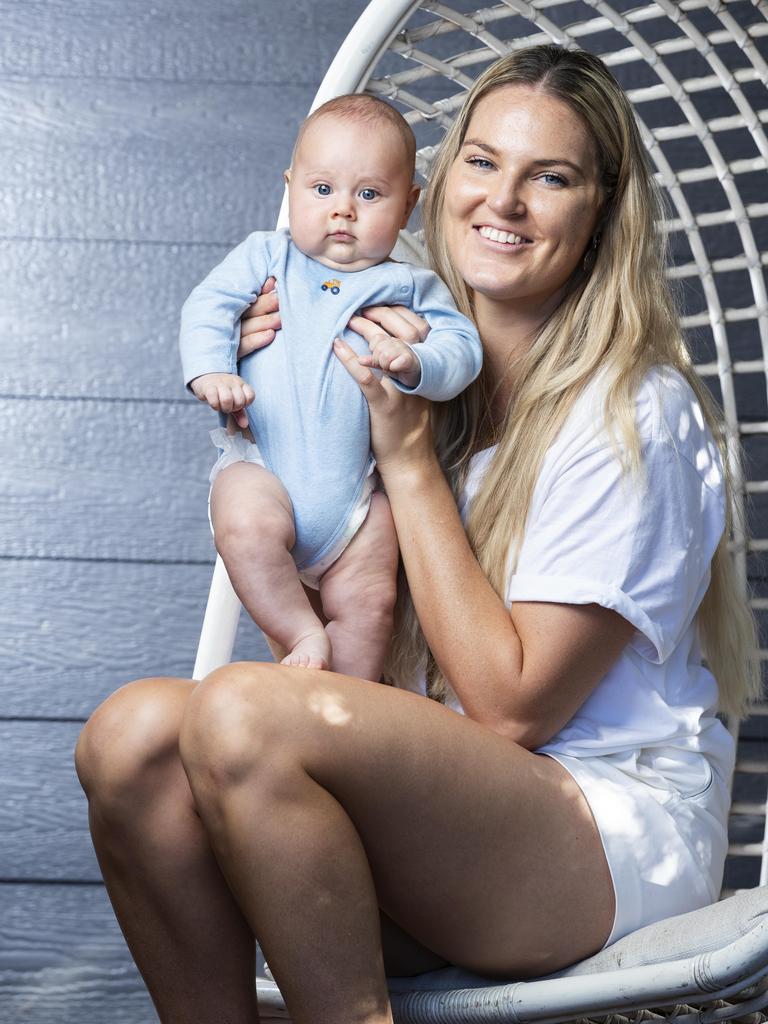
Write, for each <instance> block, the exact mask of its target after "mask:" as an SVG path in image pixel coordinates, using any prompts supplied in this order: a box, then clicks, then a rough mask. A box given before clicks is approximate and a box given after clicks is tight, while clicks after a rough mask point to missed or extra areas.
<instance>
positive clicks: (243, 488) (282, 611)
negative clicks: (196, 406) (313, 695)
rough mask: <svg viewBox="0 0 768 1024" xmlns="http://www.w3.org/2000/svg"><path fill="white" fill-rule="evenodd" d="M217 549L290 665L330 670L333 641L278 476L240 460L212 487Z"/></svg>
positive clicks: (254, 615)
mask: <svg viewBox="0 0 768 1024" xmlns="http://www.w3.org/2000/svg"><path fill="white" fill-rule="evenodd" d="M211 521H212V522H213V533H214V538H215V541H216V548H217V550H218V552H219V554H220V555H221V557H222V559H223V560H224V564H225V565H226V567H227V572H228V573H229V578H230V580H231V581H232V586H233V587H234V589H235V593H236V594H237V596H238V597H239V598H240V600H241V601H242V602H243V605H244V606H245V609H246V611H247V612H248V614H249V615H250V616H251V618H252V619H253V621H254V622H255V623H256V625H257V626H259V627H261V629H263V630H264V632H265V633H267V634H268V635H269V636H271V637H273V638H274V639H275V640H277V642H278V643H279V644H280V646H281V647H283V648H284V649H285V650H286V651H287V652H288V653H287V655H286V656H285V658H284V659H283V660H284V662H285V663H286V664H291V665H297V666H298V665H301V666H304V667H307V668H328V666H329V665H330V663H331V641H330V639H329V637H328V634H327V633H326V631H325V630H324V629H323V624H322V622H321V621H320V620H319V619H318V617H317V615H316V614H315V612H314V610H313V609H312V606H311V605H310V603H309V601H308V600H307V596H306V594H305V593H304V588H303V587H302V585H301V582H300V581H299V575H298V573H297V571H296V565H295V564H294V561H293V558H292V557H291V553H290V552H291V548H292V547H293V545H294V543H295V542H296V531H295V527H294V522H293V508H292V505H291V499H290V498H289V497H288V493H287V491H286V490H285V487H283V485H282V484H281V483H280V481H279V480H278V479H277V477H276V476H275V475H274V474H273V473H270V472H269V470H267V469H264V467H263V466H257V465H254V464H253V463H249V462H236V463H235V464H234V465H232V466H228V467H227V468H226V469H223V470H222V471H221V472H220V473H219V474H218V476H217V477H216V479H215V481H214V483H213V488H212V491H211Z"/></svg>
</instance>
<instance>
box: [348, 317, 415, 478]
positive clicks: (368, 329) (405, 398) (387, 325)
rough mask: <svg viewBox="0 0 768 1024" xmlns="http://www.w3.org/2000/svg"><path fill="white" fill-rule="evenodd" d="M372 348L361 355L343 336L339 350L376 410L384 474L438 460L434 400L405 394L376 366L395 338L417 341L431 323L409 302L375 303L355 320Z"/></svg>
mask: <svg viewBox="0 0 768 1024" xmlns="http://www.w3.org/2000/svg"><path fill="white" fill-rule="evenodd" d="M349 327H350V329H351V330H353V331H356V332H357V334H359V335H360V336H361V337H362V338H363V339H364V341H366V342H367V343H368V347H369V348H370V350H371V353H372V355H370V356H358V355H357V353H356V352H355V351H354V350H353V349H352V348H350V346H349V345H347V344H346V342H344V341H342V340H341V339H337V340H336V341H335V343H334V351H335V353H336V355H337V356H338V358H339V359H341V361H342V362H343V363H344V366H345V368H346V370H347V372H348V373H349V374H350V375H351V376H352V377H354V379H355V380H356V381H357V383H358V385H359V387H360V390H361V391H362V392H363V394H364V395H365V398H366V401H367V402H368V408H369V411H370V414H371V448H372V449H373V454H374V455H375V456H376V463H377V468H378V470H379V473H380V474H381V476H382V478H386V477H387V475H388V474H390V473H392V472H396V471H398V470H405V471H411V470H413V469H417V468H418V467H423V466H425V465H427V464H428V463H429V461H430V460H431V461H435V449H434V443H433V441H432V429H431V425H430V420H429V403H428V402H427V401H426V400H425V399H423V398H415V397H412V396H409V395H404V394H403V393H402V392H401V391H399V390H398V389H397V388H396V387H395V386H394V384H393V383H392V381H390V380H388V379H387V378H386V377H382V378H379V377H377V376H376V374H374V373H373V372H372V371H371V368H372V367H374V366H378V361H377V359H376V356H375V353H376V350H377V349H382V350H384V349H386V348H387V347H388V346H389V345H391V344H392V342H404V343H406V344H407V345H416V344H419V343H420V342H422V341H424V339H425V338H426V336H427V334H429V324H428V323H427V321H426V320H424V319H423V318H422V317H420V316H418V315H417V314H416V313H414V312H413V311H412V310H410V309H408V308H407V307H406V306H369V307H367V308H366V309H363V310H362V311H361V313H360V314H358V315H356V316H353V317H352V319H351V320H350V321H349Z"/></svg>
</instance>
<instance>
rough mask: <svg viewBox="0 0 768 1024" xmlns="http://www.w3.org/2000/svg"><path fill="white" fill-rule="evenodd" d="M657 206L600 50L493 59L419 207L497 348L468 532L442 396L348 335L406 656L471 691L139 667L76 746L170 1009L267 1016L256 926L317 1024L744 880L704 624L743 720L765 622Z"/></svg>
mask: <svg viewBox="0 0 768 1024" xmlns="http://www.w3.org/2000/svg"><path fill="white" fill-rule="evenodd" d="M657 213H658V202H657V198H656V195H655V192H654V189H653V186H652V181H651V175H650V172H649V168H648V164H647V160H646V157H645V154H644V151H643V148H642V145H641V143H640V140H639V137H638V132H637V129H636V127H635V124H634V121H633V118H632V115H631V112H630V109H629V106H628V104H627V101H626V98H625V97H624V95H623V94H622V93H621V91H620V90H619V88H618V86H616V84H615V82H614V81H613V79H612V78H611V76H610V75H609V73H608V72H607V71H606V69H605V68H604V66H603V65H602V64H601V62H600V61H598V60H597V59H596V58H593V57H590V56H588V55H586V54H583V53H571V52H568V51H564V50H560V49H558V48H556V47H535V48H531V49H529V50H524V51H519V52H517V53H514V54H510V55H509V56H507V57H505V58H503V59H502V60H500V61H499V62H497V63H496V64H494V65H493V66H492V67H491V68H490V69H489V70H488V71H487V72H486V73H485V74H484V75H483V76H482V77H481V78H480V79H479V80H478V82H477V83H476V85H475V87H474V88H473V90H472V91H471V92H470V94H469V96H468V98H467V101H466V103H465V105H464V108H463V110H462V112H461V114H460V115H459V117H458V119H457V122H456V124H455V126H454V128H453V129H452V130H451V131H450V132H449V134H448V136H447V138H446V140H445V143H444V145H443V147H442V150H441V152H440V155H439V157H438V160H437V163H436V166H435V169H434V175H433V179H432V183H431V185H430V192H429V196H428V202H427V205H426V208H425V224H426V228H427V237H428V244H429V250H430V254H431V258H432V260H433V262H434V265H435V268H436V269H437V271H438V272H439V273H440V274H441V275H442V276H443V277H444V278H445V279H446V280H447V282H448V283H449V285H450V286H451V288H452V290H453V292H454V295H455V297H456V299H457V302H458V303H459V305H460V307H461V308H463V309H464V311H466V312H468V313H471V314H472V315H473V316H474V318H475V319H476V321H477V324H478V327H479V330H480V334H481V337H482V338H483V343H484V350H485V368H484V372H483V375H482V377H481V379H480V381H479V382H478V383H477V385H476V386H474V388H473V389H472V391H471V392H470V393H468V394H466V395H465V396H464V397H463V398H462V399H461V400H459V401H457V402H456V403H453V404H452V406H451V407H450V408H448V409H447V410H440V411H439V412H438V414H437V415H436V425H435V436H434V442H436V445H437V450H438V452H439V456H440V459H441V461H442V466H444V467H446V468H447V470H448V471H449V473H450V476H451V481H452V483H453V485H454V487H455V488H456V492H457V493H458V494H459V504H460V508H461V511H462V514H463V515H464V517H465V518H466V520H467V532H465V529H464V526H463V524H462V520H461V518H460V516H459V512H458V511H457V508H456V503H455V500H454V496H453V493H452V490H451V487H450V486H449V483H448V482H447V480H446V477H445V475H444V472H443V468H442V466H441V462H440V461H438V457H437V456H436V454H435V444H434V443H433V436H432V432H431V429H430V411H429V409H428V408H427V406H426V405H425V404H424V403H422V402H421V401H419V400H417V399H412V398H403V397H402V396H401V395H400V394H399V393H395V391H394V389H393V388H391V387H389V386H388V384H387V382H386V381H384V382H381V381H379V380H377V379H376V378H375V377H373V375H372V374H371V373H370V371H369V370H368V369H367V368H366V367H363V366H361V365H360V363H359V361H358V360H357V359H356V358H355V357H354V355H353V353H352V352H351V350H350V349H349V348H347V347H346V346H344V345H343V344H339V345H338V346H337V354H338V355H339V357H340V358H341V359H342V360H343V361H344V363H345V365H346V366H347V368H348V370H349V371H350V373H352V375H353V376H354V377H355V378H356V379H357V381H358V383H359V384H360V386H361V388H362V389H363V392H364V393H365V395H366V397H367V399H368V401H369V405H370V410H371V429H372V439H373V445H374V450H375V454H376V457H377V461H378V466H379V471H380V473H381V476H382V479H383V481H384V484H385V486H386V489H387V493H388V495H389V500H390V503H391V506H392V511H393V515H394V518H395V522H396V525H397V531H398V538H399V542H400V548H401V553H402V559H403V564H404V568H405V572H406V574H407V579H408V586H409V591H410V595H411V598H412V608H411V609H410V610H408V609H406V611H405V613H404V614H403V616H402V622H401V628H400V631H399V633H398V636H397V637H396V641H395V645H394V654H393V666H394V671H395V674H396V679H397V681H398V682H399V683H400V684H401V685H403V680H406V679H411V676H410V675H409V673H410V672H412V671H413V668H414V666H415V665H418V664H419V662H420V661H421V663H422V664H423V663H424V661H423V659H424V658H425V657H426V650H427V646H428V649H429V652H430V655H429V663H428V673H427V674H428V685H429V688H430V692H431V695H432V696H437V697H441V698H442V703H441V702H440V701H437V700H425V699H424V697H423V696H422V695H420V694H418V693H412V692H407V690H405V689H401V688H398V687H388V686H381V685H378V684H374V683H368V682H364V681H362V680H356V679H351V678H348V677H344V676H338V675H335V674H333V673H326V672H322V673H318V672H313V671H308V670H300V669H299V670H294V669H288V668H286V667H282V666H272V665H259V664H239V665H232V666H227V667H226V668H223V669H221V670H219V671H217V672H215V673H213V674H212V675H211V676H209V677H208V678H207V679H206V680H205V681H204V682H203V683H201V684H199V685H197V686H195V685H193V684H192V683H190V682H188V681H185V680H171V679H149V680H141V681H139V682H136V683H133V684H130V685H129V686H127V687H124V688H123V689H122V690H120V691H118V692H117V693H116V694H114V695H113V696H112V697H110V698H109V699H108V700H107V701H106V702H105V703H104V704H103V705H102V706H101V707H100V708H98V709H97V710H96V712H95V713H94V715H93V717H92V718H91V720H90V722H89V723H88V725H87V726H86V728H85V730H84V732H83V735H82V737H81V739H80V742H79V744H78V751H77V764H78V771H79V774H80V777H81V780H82V782H83V785H84V787H85V789H86V792H87V794H88V797H89V801H90V808H91V827H92V832H93V837H94V844H95V846H96V850H97V853H98V856H99V862H100V865H101V868H102V871H103V874H104V878H105V880H106V883H107V887H108V890H109V892H110V896H111V898H112V902H113V905H114V907H115V910H116V913H117V916H118V918H119V920H120V923H121V926H122V928H123V931H124V933H125V936H126V939H127V941H128V944H129V946H130V948H131V951H132V953H133V955H134V957H135V959H136V962H137V964H138V966H139V969H140V970H141V972H142V975H143V976H144V979H145V981H146V983H147V986H148V988H149V990H150V993H151V994H152V997H153V999H154V1001H155V1004H156V1006H157V1009H158V1012H159V1014H160V1017H161V1019H162V1020H163V1021H167V1022H172V1021H185V1022H187V1021H192V1020H194V1021H196V1022H200V1024H202V1022H207V1021H214V1020H215V1021H222V1020H226V1021H228V1022H230V1021H231V1022H233V1024H234V1022H240V1021H242V1022H246V1021H255V1020H257V1019H258V1016H257V1009H256V1001H255V995H254V986H253V967H254V936H257V937H258V940H259V942H260V943H261V945H262V947H263V949H264V951H265V955H266V957H267V959H268V961H269V963H270V966H271V968H272V970H273V973H274V975H275V977H276V979H277V981H278V983H279V985H280V988H281V990H282V991H283V994H284V996H285V998H286V1002H287V1005H288V1007H289V1010H290V1012H291V1014H292V1016H293V1019H294V1021H296V1022H312V1024H320V1022H326V1021H327V1022H336V1024H338V1022H339V1021H345V1022H346V1021H356V1022H357V1021H359V1022H366V1024H384V1022H389V1021H391V1020H392V1017H391V1011H390V1008H389V1003H388V999H387V990H386V981H385V967H386V969H387V970H388V971H389V973H391V974H392V973H395V974H407V973H417V972H419V971H421V970H426V969H429V968H431V967H435V966H438V965H440V964H441V963H445V962H451V963H456V964H460V965H462V966H464V967H467V968H470V969H472V970H475V971H477V972H479V973H484V974H487V975H501V974H503V975H507V976H511V975H517V976H526V975H541V974H545V973H548V972H551V971H554V970H557V969H558V968H561V967H563V966H565V965H566V964H569V963H571V962H573V961H576V960H578V959H581V958H583V957H586V956H587V955H589V954H591V953H593V952H595V951H597V950H599V949H600V948H601V947H602V946H603V945H604V944H606V943H607V942H609V941H613V940H615V939H617V938H618V937H620V936H621V935H622V934H625V933H626V932H628V931H630V930H632V929H634V928H638V927H640V926H641V925H643V924H646V923H649V922H650V921H653V920H656V919H658V918H660V917H664V916H668V915H670V914H674V913H678V912H682V911H684V910H688V909H693V908H694V907H696V906H699V905H702V904H704V903H706V902H708V901H710V900H712V899H714V898H715V896H716V893H717V890H718V887H719V882H720V875H721V873H722V866H723V860H724V856H725V846H726V837H725V817H726V813H727V802H728V796H727V784H726V780H727V776H728V773H729V772H730V770H731V767H732V758H733V750H732V743H731V741H730V738H729V736H728V734H727V732H726V730H725V729H724V727H723V726H722V725H721V724H720V722H719V721H718V720H717V719H716V717H715V713H714V712H715V705H716V703H717V699H718V694H717V686H716V684H715V682H714V679H713V676H712V675H711V674H710V673H709V672H708V671H707V670H705V669H703V668H702V667H701V657H700V645H699V637H701V640H702V642H703V645H704V649H705V651H706V654H707V658H708V661H709V664H710V665H711V666H712V668H713V671H714V675H715V676H716V677H717V679H718V682H719V686H720V706H721V707H724V708H725V709H726V710H732V711H736V712H738V711H740V710H742V709H743V706H744V703H745V701H746V699H747V698H748V696H749V695H750V693H751V692H753V687H754V675H755V673H754V661H753V660H750V653H751V650H752V647H751V645H752V644H753V641H754V637H753V633H752V624H751V619H750V618H749V614H748V611H747V610H746V608H745V607H744V605H743V603H740V601H739V599H738V597H737V587H736V584H735V581H734V579H733V575H732V570H731V569H730V564H729V562H728V557H727V552H726V548H725V540H724V527H725V525H726V523H725V520H726V507H727V506H726V500H725V499H726V493H727V481H726V480H725V479H724V474H723V469H722V461H721V457H720V454H719V452H718V448H717V445H716V444H715V442H714V441H713V439H712V431H713V430H714V431H715V432H716V433H717V427H716V420H715V416H714V413H713V412H712V408H711V404H710V402H709V400H708V399H707V397H706V393H705V392H704V390H703V389H702V387H701V386H700V385H699V384H698V382H697V380H696V378H695V375H694V373H693V371H692V369H691V366H690V360H689V358H688V356H687V354H686V353H685V349H684V346H683V344H682V340H681V337H680V333H679V328H678V327H677V320H676V317H675V314H674V310H673V306H672V303H671V301H670V298H669V295H668V291H667V288H666V285H665V283H664V278H663V258H662V255H661V254H660V252H659V248H660V243H659V239H658V237H657V235H656V233H655V229H654V219H655V217H656V215H657ZM272 308H274V304H273V306H272ZM259 309H260V311H261V312H262V313H263V309H264V303H262V304H261V306H260V307H259ZM270 323H271V324H272V325H273V326H274V325H275V320H274V317H272V319H271V320H270V317H268V316H267V317H264V316H263V315H262V316H256V317H255V318H254V319H253V322H252V326H251V327H250V328H248V329H246V330H245V331H244V333H245V334H246V336H247V335H248V334H249V332H252V333H253V337H254V338H255V339H256V341H252V342H251V344H252V345H253V344H256V343H258V342H259V339H261V340H268V338H269V337H270V335H269V333H267V335H266V336H265V335H264V334H263V331H262V329H263V328H264V327H266V326H267V325H268V324H270ZM351 326H352V327H353V328H354V329H355V330H359V332H360V333H361V334H362V335H363V336H364V337H365V338H366V339H367V340H368V341H369V343H370V344H371V346H375V345H376V344H378V343H381V342H382V341H385V340H386V338H387V337H391V336H397V337H400V338H402V339H403V340H406V341H412V342H415V341H417V340H418V336H423V331H424V330H425V329H426V327H425V325H424V324H423V323H421V322H418V321H414V318H413V316H412V314H409V313H408V312H407V311H403V310H398V309H390V310H386V309H379V310H373V311H369V313H368V314H367V317H357V318H355V320H354V321H353V322H352V325H351ZM718 436H719V435H718ZM414 610H415V615H416V616H418V623H419V624H420V627H421V631H422V632H421V633H419V631H418V630H417V629H416V628H415V616H414ZM398 673H399V674H398ZM745 679H747V680H749V683H748V684H745V683H744V680H745ZM413 685H414V688H416V689H418V686H416V685H415V684H413ZM422 685H423V683H422ZM446 705H448V706H446ZM462 709H463V711H464V714H463V715H462V714H457V713H456V711H457V710H462Z"/></svg>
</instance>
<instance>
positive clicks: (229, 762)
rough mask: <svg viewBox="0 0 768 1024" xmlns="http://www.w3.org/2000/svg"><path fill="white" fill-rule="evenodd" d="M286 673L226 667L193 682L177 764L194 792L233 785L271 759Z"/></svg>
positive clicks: (268, 667)
mask: <svg viewBox="0 0 768 1024" xmlns="http://www.w3.org/2000/svg"><path fill="white" fill-rule="evenodd" d="M285 684H286V673H285V670H284V669H283V670H281V668H280V667H279V666H275V665H270V664H260V663H255V662H242V663H238V664H233V665H225V666H224V667H223V668H220V669H217V670H216V671H215V672H212V673H211V674H210V675H209V676H207V677H206V678H205V679H204V680H203V682H201V683H200V684H198V686H197V687H196V689H195V692H194V693H193V694H192V696H191V697H190V699H189V702H188V704H187V706H186V708H185V712H184V717H183V721H182V723H181V729H180V733H179V753H180V756H181V761H182V764H183V765H184V769H185V771H186V773H187V776H188V777H189V779H190V782H191V783H192V785H193V789H194V790H195V791H196V794H197V795H202V793H203V791H204V790H205V791H211V790H219V789H221V788H224V787H229V786H232V785H236V784H238V783H239V782H241V781H243V780H244V779H245V778H247V777H250V776H252V775H253V774H254V772H256V770H257V769H259V768H260V767H266V766H267V765H268V764H270V763H271V761H272V756H271V752H268V750H267V748H268V747H272V746H274V745H275V743H276V741H277V736H278V733H279V731H280V720H281V716H280V714H279V705H280V703H284V701H281V692H282V693H285Z"/></svg>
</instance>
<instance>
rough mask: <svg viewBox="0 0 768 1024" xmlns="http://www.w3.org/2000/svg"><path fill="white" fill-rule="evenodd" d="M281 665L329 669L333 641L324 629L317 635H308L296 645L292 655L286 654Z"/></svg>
mask: <svg viewBox="0 0 768 1024" xmlns="http://www.w3.org/2000/svg"><path fill="white" fill-rule="evenodd" d="M280 664H281V665H292V666H293V667H294V668H319V669H327V668H328V667H329V665H330V664H331V641H330V640H329V639H328V634H327V633H326V632H325V630H324V629H321V630H318V632H316V633H307V635H306V636H303V637H301V639H300V640H299V641H298V643H296V644H294V647H293V650H292V651H291V652H290V654H286V656H285V657H284V658H283V660H282V661H281V662H280Z"/></svg>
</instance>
